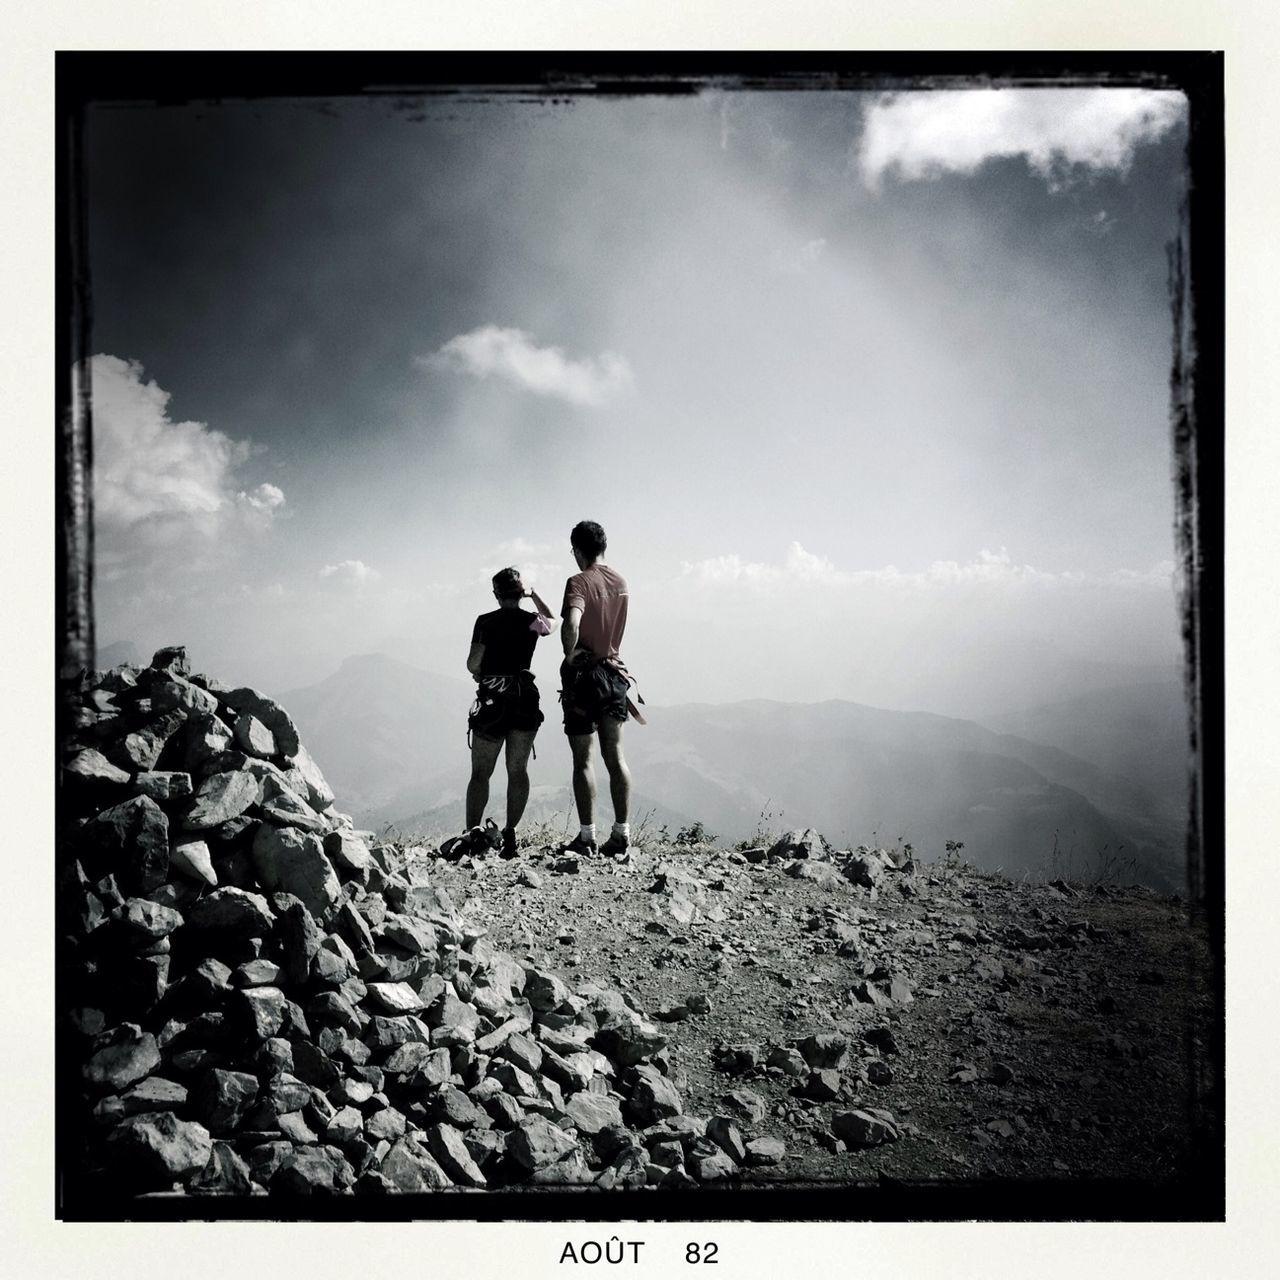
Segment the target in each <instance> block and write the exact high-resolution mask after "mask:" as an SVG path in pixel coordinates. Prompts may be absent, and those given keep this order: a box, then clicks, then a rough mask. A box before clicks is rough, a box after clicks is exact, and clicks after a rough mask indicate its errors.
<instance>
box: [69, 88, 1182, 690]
mask: <svg viewBox="0 0 1280 1280" xmlns="http://www.w3.org/2000/svg"><path fill="white" fill-rule="evenodd" d="M1185 144H1186V136H1185V116H1184V104H1183V101H1182V99H1181V98H1180V97H1179V96H1177V95H1167V94H1159V93H1151V92H1145V91H1136V90H1120V89H1107V90H1101V89H1093V90H1090V89H1086V90H1058V89H1040V90H1024V91H1011V90H1004V91H980V90H961V91H954V92H936V93H912V94H901V95H896V96H890V97H885V96H881V95H869V94H867V95H864V94H849V93H838V92H830V93H821V94H808V93H719V92H706V93H704V94H701V95H699V96H697V97H694V98H683V97H682V98H671V99H657V100H648V99H618V100H604V101H594V100H576V101H572V102H565V103H557V104H552V103H545V104H536V103H517V102H512V101H502V100H499V101H496V102H490V103H476V104H459V103H457V102H446V103H440V102H435V103H432V102H428V103H427V104H425V105H423V104H421V103H414V104H413V105H412V109H407V110H406V109H397V108H396V107H395V106H393V105H392V104H389V103H386V102H374V103H369V102H365V101H352V102H339V103H334V104H328V105H325V106H317V105H314V104H294V103H288V102H274V103H268V104H243V105H242V104H235V103H229V104H222V105H217V106H206V107H180V108H179V107H174V108H136V107H133V108H116V109H109V108H97V109H95V110H94V111H93V112H92V113H91V116H90V120H89V126H88V134H87V168H88V201H89V211H90V233H91V242H90V263H91V271H92V285H93V337H92V349H93V350H94V351H95V352H96V353H98V354H96V355H95V356H94V358H93V362H92V365H93V368H92V384H93V400H94V414H95V464H96V481H95V496H96V531H97V548H98V558H97V570H98V571H97V579H96V592H97V621H98V640H99V644H100V645H103V644H108V643H111V642H113V641H116V640H125V639H128V640H134V641H136V642H137V643H138V644H139V645H140V646H141V647H142V648H143V649H144V650H146V651H149V650H150V649H151V648H152V647H156V646H158V645H160V644H163V643H179V642H185V643H186V644H187V645H188V648H189V650H190V652H191V655H192V658H193V661H194V662H195V663H196V664H197V666H199V667H201V668H203V669H205V670H208V671H209V672H210V673H212V674H214V675H217V676H219V677H221V678H223V679H227V680H233V681H241V680H244V681H248V682H250V683H253V684H257V685H260V686H262V687H264V688H267V689H269V690H272V691H275V692H280V691H283V690H286V689H288V688H290V687H293V686H296V685H302V684H307V683H310V682H312V681H314V680H316V679H319V678H321V677H323V676H324V675H326V674H328V673H329V672H330V671H331V670H332V669H333V668H334V667H335V666H336V665H337V664H338V662H339V661H340V660H341V659H342V658H343V657H345V656H347V655H350V654H355V653H364V652H369V651H373V650H384V651H387V652H392V653H395V654H396V655H397V656H400V657H403V658H406V659H409V660H412V661H415V662H417V663H418V664H419V665H422V666H425V667H428V668H431V669H434V670H440V671H446V672H452V673H454V674H458V675H464V674H465V672H464V669H463V660H464V659H465V656H466V651H467V647H468V640H469V638H470V627H471V622H472V619H473V618H474V616H475V615H476V614H477V613H479V612H482V611H485V610H487V609H488V608H489V607H491V604H492V598H491V596H490V595H489V592H488V577H489V575H491V574H492V573H493V572H494V571H495V570H496V569H498V568H500V567H502V566H503V565H504V564H508V563H515V564H517V565H520V566H522V567H523V568H524V569H525V571H526V574H527V577H528V579H529V580H530V581H531V582H532V583H533V584H534V585H535V586H537V587H538V588H539V589H540V590H541V592H542V594H543V595H544V596H545V597H546V598H547V600H548V601H549V602H550V603H551V604H552V605H553V606H555V605H558V603H559V599H560V593H561V591H562V589H563V583H564V578H565V577H566V576H567V575H568V574H569V573H571V572H573V570H574V566H573V564H572V561H571V559H570V557H569V554H568V533H569V529H570V528H571V526H572V525H573V524H574V523H575V522H576V521H577V520H579V519H584V518H587V519H595V520H598V521H600V522H601V523H602V524H603V525H604V526H605V528H606V530H607V532H608V535H609V540H610V548H609V554H608V557H607V558H608V559H609V561H610V562H611V563H612V564H614V565H615V566H616V567H617V568H618V569H619V570H621V571H622V572H623V573H624V574H625V575H626V576H627V577H628V579H629V581H630V583H631V588H632V596H633V599H632V621H631V624H630V630H629V633H628V637H627V641H626V642H625V643H624V646H623V653H624V657H625V658H626V659H627V660H628V663H629V665H630V666H631V667H632V669H633V671H634V672H635V673H636V674H637V675H638V676H639V677H640V680H641V687H642V690H643V691H644V693H645V696H646V697H647V698H648V699H650V701H652V702H655V703H671V702H682V701H695V700H705V701H724V700H731V699H739V698H750V697H774V698H783V699H793V700H811V699H820V698H827V697H842V698H850V699H854V700H856V701H861V702H867V703H871V704H874V705H879V706H886V707H899V708H906V709H921V710H938V711H944V712H949V713H952V714H977V713H978V712H979V711H980V710H982V709H983V708H984V707H986V706H987V705H988V704H990V705H991V706H992V707H995V706H997V705H999V706H1007V705H1011V704H1016V703H1018V702H1020V701H1026V700H1042V701H1049V700H1052V699H1053V698H1054V697H1055V696H1057V695H1058V694H1060V693H1062V692H1065V691H1066V690H1064V688H1063V687H1062V685H1061V673H1062V671H1063V670H1064V666H1063V664H1064V663H1069V664H1075V666H1076V667H1079V668H1081V669H1083V667H1084V666H1085V665H1088V664H1092V665H1093V666H1094V667H1097V668H1098V669H1099V670H1103V664H1108V665H1106V667H1105V670H1106V672H1107V673H1108V677H1107V678H1110V677H1111V675H1112V674H1115V673H1116V672H1120V669H1121V667H1124V668H1125V669H1127V670H1129V671H1131V672H1132V674H1133V675H1134V676H1136V677H1139V678H1141V677H1145V676H1148V675H1150V674H1152V673H1156V672H1159V671H1165V672H1168V673H1173V672H1175V671H1176V670H1177V669H1178V667H1179V663H1180V655H1179V650H1178V612H1177V606H1176V597H1175V581H1174V560H1175V550H1174V543H1173V515H1174V505H1173V487H1172V483H1171V466H1172V458H1171V452H1170V433H1169V426H1168V379H1169V367H1170V350H1171V329H1170V320H1169V306H1168V298H1167V287H1166V278H1167V265H1166V245H1167V243H1168V241H1169V240H1170V239H1171V238H1172V237H1173V236H1174V234H1175V233H1176V229H1177V225H1178V207H1179V200H1180V197H1181V194H1182V191H1183V187H1184V183H1185V173H1184V164H1185ZM553 645H554V641H551V642H547V643H545V644H544V645H543V646H542V648H541V651H540V653H539V655H538V657H537V658H536V659H535V667H536V669H537V670H538V671H539V673H540V674H541V675H542V676H543V678H544V685H545V686H549V687H554V670H555V657H554V653H553ZM1113 667H1114V669H1115V671H1114V672H1113V671H1112V668H1113ZM1116 678H1119V676H1118V675H1117V676H1116ZM1100 679H1101V678H1100ZM1002 681H1004V682H1005V685H1006V686H1007V687H1002Z"/></svg>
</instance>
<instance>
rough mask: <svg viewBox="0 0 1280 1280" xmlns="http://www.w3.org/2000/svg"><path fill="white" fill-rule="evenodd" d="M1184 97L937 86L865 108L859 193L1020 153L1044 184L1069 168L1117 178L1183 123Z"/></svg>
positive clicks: (1107, 91) (972, 168) (1114, 91)
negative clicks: (892, 178) (890, 179)
mask: <svg viewBox="0 0 1280 1280" xmlns="http://www.w3.org/2000/svg"><path fill="white" fill-rule="evenodd" d="M1185 111H1186V99H1185V97H1184V96H1183V95H1182V94H1181V93H1178V92H1175V91H1170V90H1155V89H942V90H937V91H934V92H913V93H899V94H889V95H885V96H883V97H881V98H879V99H877V100H876V101H874V102H873V103H872V104H871V106H870V107H868V109H867V111H866V114H865V116H864V119H863V129H862V137H861V140H860V143H859V145H858V149H857V165H858V168H859V170H860V172H861V174H862V179H863V181H864V182H865V183H866V185H867V186H868V187H871V188H876V187H878V186H879V184H880V182H881V180H882V179H883V178H884V177H885V176H886V175H896V176H897V177H898V178H899V179H901V180H902V181H904V182H911V181H917V180H920V179H924V178H936V177H938V176H940V175H941V174H944V173H962V174H970V173H974V172H975V171H976V170H977V169H979V168H980V167H981V166H982V165H983V164H985V163H986V162H987V161H988V160H995V159H1006V158H1011V157H1017V156H1021V157H1023V158H1024V159H1025V160H1026V161H1027V163H1028V164H1029V165H1030V166H1031V168H1032V170H1033V171H1034V172H1035V173H1037V174H1039V175H1040V177H1042V178H1044V179H1046V180H1047V181H1048V182H1049V183H1050V185H1052V186H1056V185H1058V184H1059V183H1060V182H1061V181H1062V180H1063V179H1064V178H1065V177H1066V176H1068V175H1069V174H1070V173H1071V171H1072V170H1075V169H1077V168H1081V169H1085V170H1094V171H1104V170H1110V171H1114V172H1118V173H1121V174H1123V173H1125V172H1126V171H1127V170H1128V168H1129V165H1130V164H1131V162H1132V160H1133V155H1134V152H1135V151H1136V150H1137V148H1138V147H1139V146H1141V145H1142V144H1143V143H1146V142H1155V141H1156V140H1157V139H1159V138H1162V137H1163V136H1164V135H1165V134H1166V133H1168V132H1169V130H1170V129H1172V128H1173V127H1174V126H1175V125H1176V124H1177V123H1178V122H1179V121H1180V120H1182V119H1183V118H1184V114H1185Z"/></svg>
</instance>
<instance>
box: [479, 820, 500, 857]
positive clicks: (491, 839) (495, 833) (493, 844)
mask: <svg viewBox="0 0 1280 1280" xmlns="http://www.w3.org/2000/svg"><path fill="white" fill-rule="evenodd" d="M471 830H472V832H473V834H474V835H475V838H476V849H475V852H476V853H488V852H489V850H490V849H501V848H502V846H503V843H504V839H503V835H502V832H501V831H500V830H499V829H498V824H497V823H496V822H494V820H493V819H492V818H486V819H485V820H484V826H483V827H472V828H471Z"/></svg>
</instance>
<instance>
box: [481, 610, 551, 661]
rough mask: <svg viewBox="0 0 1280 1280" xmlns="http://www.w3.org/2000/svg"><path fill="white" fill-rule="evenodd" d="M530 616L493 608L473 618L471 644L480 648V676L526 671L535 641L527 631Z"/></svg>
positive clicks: (528, 629) (533, 635)
mask: <svg viewBox="0 0 1280 1280" xmlns="http://www.w3.org/2000/svg"><path fill="white" fill-rule="evenodd" d="M533 617H534V615H533V614H532V613H529V612H527V611H526V610H524V609H495V610H494V611H493V612H492V613H482V614H481V615H480V616H479V617H478V618H477V619H476V625H475V628H474V630H473V631H472V632H471V643H472V644H482V645H484V657H483V658H481V659H480V674H481V675H482V676H509V675H514V674H515V673H516V672H517V671H525V670H527V669H528V667H529V664H530V663H531V662H532V661H533V648H534V645H536V644H537V643H538V639H539V637H538V633H537V632H536V631H533V630H531V627H532V624H533Z"/></svg>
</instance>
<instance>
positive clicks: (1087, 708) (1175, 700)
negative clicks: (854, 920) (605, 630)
mask: <svg viewBox="0 0 1280 1280" xmlns="http://www.w3.org/2000/svg"><path fill="white" fill-rule="evenodd" d="M279 696H280V700H281V701H282V702H283V704H284V706H285V707H287V708H288V710H289V712H290V714H291V715H292V716H293V717H294V719H295V721H296V722H297V724H298V728H299V731H300V732H301V734H302V738H303V741H304V742H306V743H307V745H308V748H309V750H310V751H311V753H312V755H313V756H314V757H315V758H316V759H317V760H318V761H319V762H320V765H321V767H322V768H323V769H324V771H325V774H326V776H327V777H328V779H329V781H330V783H331V785H332V786H333V787H334V789H335V791H337V793H338V801H339V806H340V807H342V808H344V809H346V810H347V811H349V812H351V813H352V814H353V816H354V817H355V818H356V819H357V820H358V821H359V822H361V823H362V824H364V825H368V826H374V827H382V826H385V825H388V824H390V825H392V826H394V827H395V828H396V829H398V830H400V831H403V832H406V833H414V832H416V833H420V834H423V835H441V834H445V833H447V832H450V831H456V830H458V829H460V828H461V825H462V822H463V793H464V790H465V787H466V782H467V774H468V764H467V751H466V714H467V710H468V708H469V706H470V703H471V699H472V696H473V686H472V685H471V684H470V682H468V681H465V680H461V679H456V678H453V677H450V676H442V675H438V674H435V673H432V672H428V671H424V670H422V669H420V668H417V667H414V666H412V665H411V664H409V663H405V662H401V661H399V660H397V659H394V658H391V657H388V656H387V655H385V654H365V655H361V656H359V657H352V658H349V659H347V660H346V661H345V662H343V664H342V665H341V666H340V667H339V669H338V670H337V671H335V672H334V673H333V674H332V675H330V676H329V677H327V678H326V679H324V680H322V681H320V682H319V683H317V684H314V685H310V686H307V687H306V688H302V689H294V690H291V691H288V692H285V693H282V694H280V695H279ZM543 710H544V713H545V714H546V717H547V722H546V724H545V725H544V728H543V730H542V732H541V734H540V735H539V739H538V744H539V747H540V748H541V753H540V758H537V759H535V760H534V761H533V762H532V765H531V770H530V772H531V777H532V782H533V790H532V794H531V798H530V806H529V809H528V811H527V814H526V821H527V822H536V821H542V820H550V821H553V822H554V821H557V820H560V819H563V822H564V827H565V830H566V831H568V830H569V829H570V827H571V826H572V812H571V810H572V806H571V801H570V794H569V789H568V785H567V784H568V750H567V747H566V746H565V745H564V743H563V737H562V734H561V732H560V727H559V723H558V719H559V717H558V714H557V713H558V706H557V704H556V701H555V695H554V692H553V691H552V690H549V689H547V688H544V689H543ZM646 714H647V718H648V720H649V723H648V725H646V726H643V727H641V726H639V725H634V724H633V725H631V726H630V727H629V728H628V730H627V756H628V760H629V761H630V763H631V766H632V772H633V778H634V795H633V806H632V815H633V819H634V820H635V821H636V822H637V823H638V822H639V821H640V820H646V821H647V822H648V823H649V824H650V826H651V827H655V826H658V825H662V824H666V825H667V826H668V828H669V829H670V830H672V831H675V830H678V829H679V828H680V827H687V826H690V825H692V824H693V823H694V822H695V821H696V822H701V823H702V824H703V825H704V827H705V828H706V829H707V830H709V831H712V832H714V833H715V834H716V835H718V836H719V837H721V838H722V839H730V840H737V839H745V838H748V837H751V836H752V835H754V834H757V833H759V832H764V831H769V830H773V831H779V830H782V829H784V828H787V827H797V826H813V827H816V828H817V829H818V830H820V831H822V832H823V834H824V835H825V836H826V837H827V838H828V839H829V840H831V841H832V842H833V843H834V844H837V845H839V846H842V847H847V846H849V845H855V844H860V843H866V844H870V843H880V844H892V843H895V842H898V841H899V840H901V841H905V842H909V843H911V844H912V845H913V846H914V847H915V849H916V850H917V851H918V852H919V853H920V854H921V855H923V856H924V857H927V858H934V857H939V856H941V855H942V853H943V850H944V848H945V844H946V842H947V841H961V842H963V844H964V856H965V857H966V858H968V859H969V860H971V861H973V862H974V863H975V864H977V865H979V866H984V867H990V868H994V867H1001V868H1003V869H1004V870H1005V871H1006V872H1008V873H1010V874H1015V875H1023V874H1031V875H1041V874H1049V875H1052V874H1066V875H1074V876H1077V877H1079V876H1085V877H1087V876H1090V875H1100V874H1103V873H1104V872H1109V873H1110V874H1121V875H1123V876H1125V877H1127V878H1128V879H1132V880H1140V881H1144V882H1146V883H1149V884H1152V885H1153V886H1155V887H1160V888H1162V889H1177V888H1179V887H1180V886H1181V884H1182V883H1183V879H1184V869H1183V858H1184V853H1183V840H1184V836H1183V832H1184V828H1185V819H1184V815H1185V812H1186V795H1187V783H1186V776H1187V750H1186V746H1185V743H1186V732H1185V729H1184V728H1183V727H1182V726H1183V725H1185V713H1184V711H1183V709H1182V695H1181V689H1180V687H1179V686H1178V685H1177V682H1175V681H1166V682H1147V683H1145V684H1137V685H1132V686H1122V687H1120V688H1116V689H1111V690H1104V691H1100V692H1097V693H1092V694H1089V695H1085V696H1081V697H1077V698H1073V699H1069V700H1064V701H1062V702H1057V703H1054V702H1050V703H1045V704H1042V705H1038V706H1034V707H1029V708H1026V709H1024V710H1022V711H1018V712H1012V713H1006V714H1003V715H1001V716H999V717H998V718H995V719H993V720H992V721H991V722H990V723H988V724H980V723H978V722H976V721H973V720H962V719H957V718H953V717H948V716H940V715H933V714H929V713H925V712H903V711H892V710H884V709H880V708H875V707H868V706H863V705H860V704H858V703H852V702H843V701H829V702H820V703H782V702H770V701H763V700H753V701H745V702H737V703H729V704H686V705H683V706H673V707H656V706H650V707H648V708H646ZM598 773H599V775H600V779H599V780H600V784H601V796H602V799H604V800H605V806H604V807H605V808H607V798H606V797H607V788H606V786H605V780H604V776H603V769H602V768H598ZM503 796H504V787H503V780H502V769H501V764H499V768H498V770H497V772H496V773H495V776H494V780H493V789H492V797H491V803H490V807H489V813H490V814H491V815H494V816H497V817H498V818H499V819H500V818H501V805H502V801H503ZM600 816H601V817H603V818H606V819H607V817H608V816H609V815H608V814H607V813H602V814H601V815H600Z"/></svg>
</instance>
